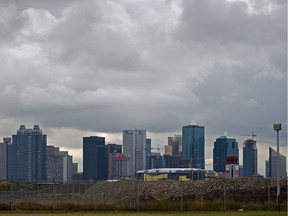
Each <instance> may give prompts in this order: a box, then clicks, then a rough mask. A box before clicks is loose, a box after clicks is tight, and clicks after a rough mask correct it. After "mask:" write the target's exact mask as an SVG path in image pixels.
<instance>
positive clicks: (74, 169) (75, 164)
mask: <svg viewBox="0 0 288 216" xmlns="http://www.w3.org/2000/svg"><path fill="white" fill-rule="evenodd" d="M77 173H78V163H73V174H77Z"/></svg>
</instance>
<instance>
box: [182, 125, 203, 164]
mask: <svg viewBox="0 0 288 216" xmlns="http://www.w3.org/2000/svg"><path fill="white" fill-rule="evenodd" d="M182 145H183V146H182V148H183V151H182V156H183V159H184V160H186V161H189V163H190V166H191V167H192V168H201V169H205V128H204V126H199V125H188V126H184V127H183V128H182Z"/></svg>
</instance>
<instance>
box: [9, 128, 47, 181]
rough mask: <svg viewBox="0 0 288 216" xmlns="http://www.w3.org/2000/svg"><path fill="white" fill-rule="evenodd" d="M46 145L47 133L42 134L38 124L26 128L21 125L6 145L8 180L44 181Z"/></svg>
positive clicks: (45, 174)
mask: <svg viewBox="0 0 288 216" xmlns="http://www.w3.org/2000/svg"><path fill="white" fill-rule="evenodd" d="M46 145H47V135H45V134H42V130H40V127H39V125H35V126H34V128H33V129H26V127H25V125H21V126H20V128H19V130H17V134H14V135H12V143H11V145H8V146H7V147H8V148H7V149H8V155H7V156H8V158H7V159H8V160H7V161H8V164H7V165H8V166H7V167H8V170H7V171H8V172H7V177H8V180H9V181H26V182H32V181H46V180H47V168H46Z"/></svg>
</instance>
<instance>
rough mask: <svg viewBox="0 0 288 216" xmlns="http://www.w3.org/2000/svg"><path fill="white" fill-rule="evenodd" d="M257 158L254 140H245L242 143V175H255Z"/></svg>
mask: <svg viewBox="0 0 288 216" xmlns="http://www.w3.org/2000/svg"><path fill="white" fill-rule="evenodd" d="M257 160H258V157H257V147H256V140H253V139H247V140H245V141H244V143H243V177H252V176H255V175H257V173H258V171H257Z"/></svg>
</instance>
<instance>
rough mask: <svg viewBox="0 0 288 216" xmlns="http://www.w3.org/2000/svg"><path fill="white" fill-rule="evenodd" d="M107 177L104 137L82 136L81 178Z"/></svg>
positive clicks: (98, 178)
mask: <svg viewBox="0 0 288 216" xmlns="http://www.w3.org/2000/svg"><path fill="white" fill-rule="evenodd" d="M107 179H108V149H107V146H106V145H105V137H98V136H90V137H83V180H93V181H94V180H107Z"/></svg>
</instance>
